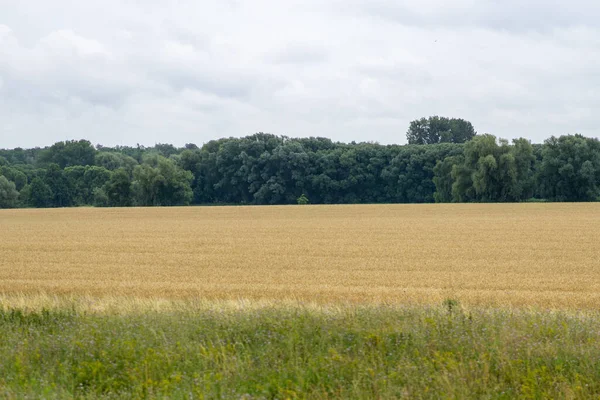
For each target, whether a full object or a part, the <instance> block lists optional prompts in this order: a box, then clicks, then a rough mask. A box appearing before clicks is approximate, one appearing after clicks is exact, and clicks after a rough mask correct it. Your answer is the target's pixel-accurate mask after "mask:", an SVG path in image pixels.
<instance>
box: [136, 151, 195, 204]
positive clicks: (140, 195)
mask: <svg viewBox="0 0 600 400" xmlns="http://www.w3.org/2000/svg"><path fill="white" fill-rule="evenodd" d="M148 161H149V162H150V163H152V164H154V165H155V166H151V165H149V164H143V165H138V166H137V167H135V169H134V170H133V193H134V195H135V200H136V204H138V205H143V206H179V205H188V204H189V203H190V201H191V200H192V188H191V186H190V184H191V183H192V181H193V179H194V177H193V175H192V173H191V172H189V171H186V170H183V169H181V168H179V167H178V166H177V165H176V164H175V163H174V162H173V161H172V160H169V159H167V158H164V157H162V156H158V157H156V158H154V159H152V160H148Z"/></svg>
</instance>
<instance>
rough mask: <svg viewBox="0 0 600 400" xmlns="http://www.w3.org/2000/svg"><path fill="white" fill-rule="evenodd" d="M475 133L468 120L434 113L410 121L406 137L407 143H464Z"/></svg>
mask: <svg viewBox="0 0 600 400" xmlns="http://www.w3.org/2000/svg"><path fill="white" fill-rule="evenodd" d="M476 134H477V132H475V129H474V128H473V125H472V124H471V123H470V122H469V121H465V120H464V119H460V118H446V117H439V116H437V115H436V116H432V117H429V118H421V119H418V120H415V121H412V122H411V123H410V125H409V127H408V132H407V133H406V139H407V141H408V144H435V143H465V142H468V141H469V140H471V139H472V138H474V137H475V135H476Z"/></svg>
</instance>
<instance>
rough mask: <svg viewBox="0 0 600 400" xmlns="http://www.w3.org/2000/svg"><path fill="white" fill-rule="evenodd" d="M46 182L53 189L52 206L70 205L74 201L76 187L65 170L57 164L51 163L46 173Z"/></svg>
mask: <svg viewBox="0 0 600 400" xmlns="http://www.w3.org/2000/svg"><path fill="white" fill-rule="evenodd" d="M44 182H45V183H46V184H47V185H48V186H49V187H50V188H51V189H52V194H53V199H52V204H51V206H52V207H70V206H72V205H73V203H74V188H73V186H72V182H71V181H69V179H68V178H67V176H66V174H65V171H64V170H63V169H61V168H60V167H59V166H58V165H57V164H50V166H49V167H48V169H46V173H45V174H44Z"/></svg>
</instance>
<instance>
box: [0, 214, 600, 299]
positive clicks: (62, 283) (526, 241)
mask: <svg viewBox="0 0 600 400" xmlns="http://www.w3.org/2000/svg"><path fill="white" fill-rule="evenodd" d="M0 255H1V256H0V292H1V293H3V294H4V295H11V294H14V295H21V296H22V295H33V294H43V295H44V294H45V295H82V296H83V295H84V296H96V297H131V298H165V299H185V298H188V299H189V298H203V299H225V300H226V299H234V300H235V299H249V300H256V299H262V300H296V301H297V300H299V301H311V302H316V303H331V302H349V303H354V302H363V303H364V302H367V303H388V304H441V302H442V301H444V300H445V299H455V300H458V301H460V303H461V304H465V305H474V306H475V305H483V306H507V305H508V306H526V307H528V306H533V307H542V308H587V309H593V308H597V307H598V306H600V204H597V203H589V204H451V205H351V206H350V205H349V206H341V205H338V206H282V207H184V208H125V209H93V208H80V209H51V210H37V209H36V210H0Z"/></svg>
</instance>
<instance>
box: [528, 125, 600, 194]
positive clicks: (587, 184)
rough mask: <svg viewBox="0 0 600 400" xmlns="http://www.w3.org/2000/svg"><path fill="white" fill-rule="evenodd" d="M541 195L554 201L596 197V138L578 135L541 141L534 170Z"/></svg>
mask: <svg viewBox="0 0 600 400" xmlns="http://www.w3.org/2000/svg"><path fill="white" fill-rule="evenodd" d="M538 184H539V191H540V194H541V196H543V197H545V198H547V199H549V200H554V201H593V200H598V198H599V197H600V141H598V139H591V138H585V137H583V136H581V135H565V136H561V137H559V138H556V137H554V136H553V137H551V138H549V139H548V140H546V141H545V142H544V147H543V150H542V161H541V163H540V165H539V170H538Z"/></svg>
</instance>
